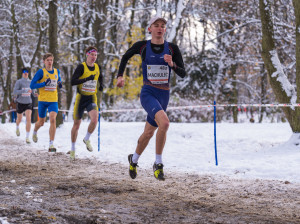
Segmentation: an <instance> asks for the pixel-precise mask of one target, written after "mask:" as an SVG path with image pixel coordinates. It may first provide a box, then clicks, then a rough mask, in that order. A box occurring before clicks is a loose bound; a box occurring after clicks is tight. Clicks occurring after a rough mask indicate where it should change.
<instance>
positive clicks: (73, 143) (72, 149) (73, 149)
mask: <svg viewBox="0 0 300 224" xmlns="http://www.w3.org/2000/svg"><path fill="white" fill-rule="evenodd" d="M71 151H75V142H72V148H71Z"/></svg>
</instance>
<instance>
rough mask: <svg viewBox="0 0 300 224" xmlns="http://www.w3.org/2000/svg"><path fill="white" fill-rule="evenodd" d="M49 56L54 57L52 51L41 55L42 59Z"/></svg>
mask: <svg viewBox="0 0 300 224" xmlns="http://www.w3.org/2000/svg"><path fill="white" fill-rule="evenodd" d="M49 57H53V58H54V56H53V54H52V53H46V54H44V56H43V61H45V60H46V59H47V58H49Z"/></svg>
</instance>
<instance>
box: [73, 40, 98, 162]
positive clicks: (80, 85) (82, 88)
mask: <svg viewBox="0 0 300 224" xmlns="http://www.w3.org/2000/svg"><path fill="white" fill-rule="evenodd" d="M85 54H86V61H85V62H83V63H81V64H79V65H78V66H77V68H76V69H75V72H74V74H73V76H72V80H71V84H72V86H74V85H77V94H76V100H75V105H74V111H73V118H74V124H73V127H72V130H71V143H72V147H71V151H70V158H71V159H75V143H76V139H77V135H78V130H79V127H80V123H81V118H82V116H83V113H84V111H85V110H87V112H88V114H89V117H90V124H89V126H88V130H87V133H86V135H85V137H84V139H83V142H84V143H85V144H86V148H87V150H88V151H90V152H92V151H93V147H92V145H91V142H90V140H89V138H90V136H91V134H92V133H93V132H94V130H95V128H96V126H97V121H98V116H99V115H98V104H97V84H98V83H99V91H103V75H102V69H101V67H100V66H99V65H98V64H97V63H95V62H96V60H97V55H98V50H97V48H96V47H93V46H89V47H87V48H86V50H85Z"/></svg>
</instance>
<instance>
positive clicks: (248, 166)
mask: <svg viewBox="0 0 300 224" xmlns="http://www.w3.org/2000/svg"><path fill="white" fill-rule="evenodd" d="M87 126H88V123H87V122H82V124H81V128H80V131H79V134H78V139H77V146H76V154H77V156H78V158H96V159H97V160H99V161H102V162H109V163H120V164H123V165H127V163H128V162H127V155H128V154H130V153H133V152H134V150H135V147H136V142H137V139H138V137H139V136H140V134H141V133H142V130H143V128H144V123H134V122H132V123H109V122H101V125H100V126H101V128H100V130H101V131H100V152H98V130H95V132H94V133H93V135H92V136H91V141H92V145H93V146H94V152H92V153H90V152H88V151H87V150H86V149H85V145H84V143H83V142H82V139H83V138H84V136H85V133H86V130H87ZM71 128H72V123H71V122H65V123H64V125H63V126H62V127H60V128H58V129H57V132H56V137H55V142H54V144H55V146H56V147H57V148H58V151H59V152H65V153H66V152H67V151H69V150H70V147H71V140H70V139H71V137H70V136H71ZM1 129H4V130H6V132H7V134H8V135H9V136H11V137H15V138H19V139H21V140H22V139H25V124H24V122H22V123H21V125H20V129H21V136H20V137H16V135H15V124H11V123H8V124H1ZM32 130H33V126H32ZM48 130H49V123H45V125H44V127H41V129H40V130H39V132H38V138H39V141H38V143H33V142H32V143H31V145H32V146H34V147H38V148H40V149H41V150H43V151H46V150H47V148H48V146H49V143H48V141H49V135H48ZM291 136H292V131H291V129H290V127H289V125H288V124H287V123H263V124H258V123H257V124H256V123H254V124H252V123H241V124H232V123H218V124H217V152H218V166H216V164H215V149H214V126H213V124H212V123H171V125H170V128H169V131H168V136H167V142H166V146H165V149H164V154H163V162H164V164H165V169H166V172H189V173H195V174H211V175H227V176H230V177H233V178H250V179H256V178H259V179H269V180H282V181H289V182H297V183H300V175H299V164H300V147H299V146H298V147H296V146H294V145H292V144H290V143H289V142H288V141H289V139H290V138H291ZM154 137H155V136H154ZM154 137H153V138H152V139H151V141H150V143H149V145H148V148H147V149H146V150H145V152H144V154H143V155H142V156H141V158H140V160H139V166H140V167H141V168H145V169H151V167H152V165H153V162H154V159H155V149H154V148H155V138H154ZM30 138H31V135H30ZM24 144H25V143H24Z"/></svg>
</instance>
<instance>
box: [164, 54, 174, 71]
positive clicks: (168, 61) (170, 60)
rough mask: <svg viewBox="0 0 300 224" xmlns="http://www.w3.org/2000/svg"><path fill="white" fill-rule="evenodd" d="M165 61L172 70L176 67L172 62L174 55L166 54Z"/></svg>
mask: <svg viewBox="0 0 300 224" xmlns="http://www.w3.org/2000/svg"><path fill="white" fill-rule="evenodd" d="M164 60H165V62H167V63H168V65H169V66H170V67H171V68H172V67H173V66H174V63H173V61H172V55H169V54H165V55H164Z"/></svg>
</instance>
